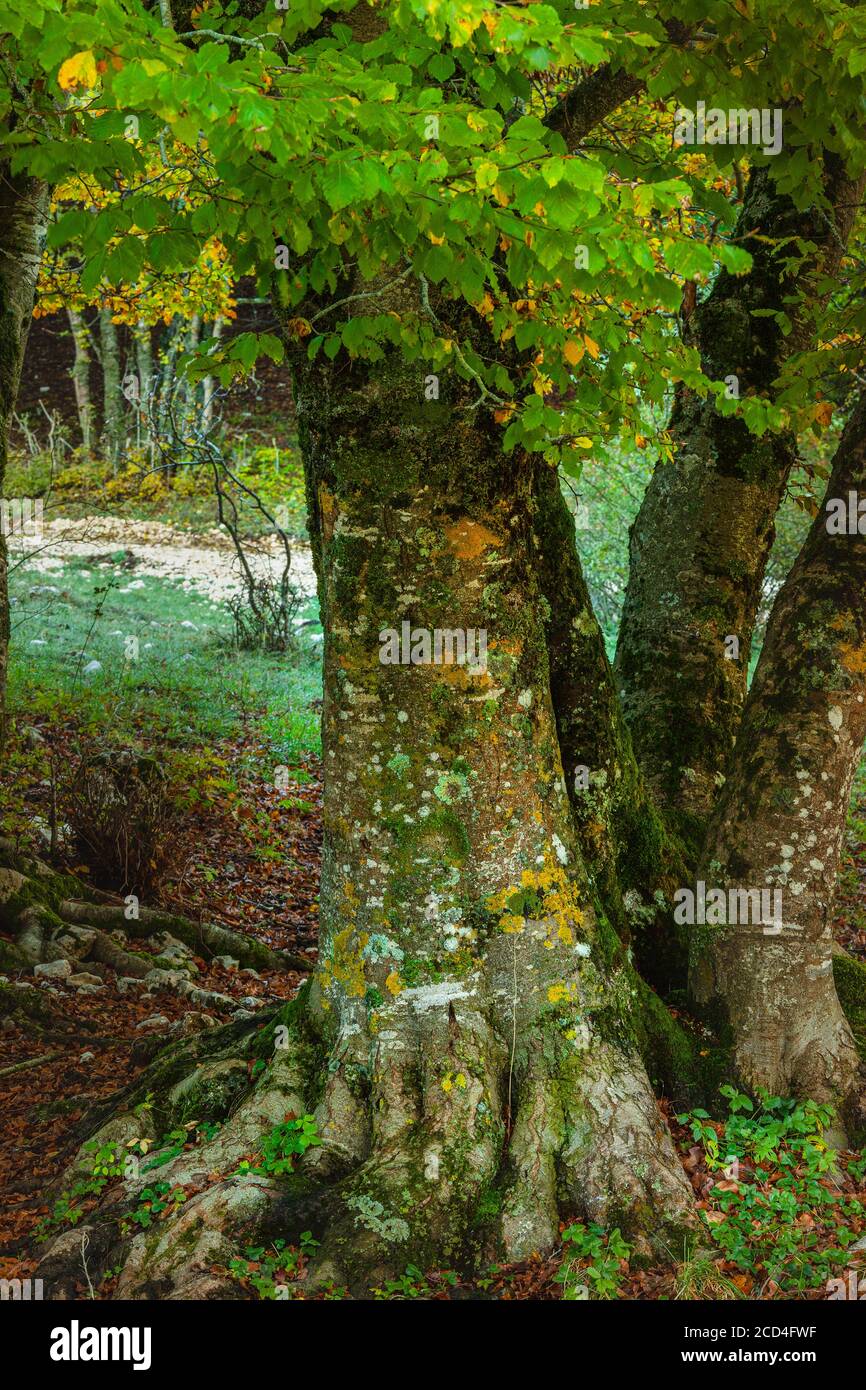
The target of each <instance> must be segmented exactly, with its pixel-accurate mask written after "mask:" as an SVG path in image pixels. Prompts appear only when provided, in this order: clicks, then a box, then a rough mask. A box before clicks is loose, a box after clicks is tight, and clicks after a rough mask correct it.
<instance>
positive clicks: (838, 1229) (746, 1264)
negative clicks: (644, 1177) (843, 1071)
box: [677, 1086, 866, 1293]
mask: <svg viewBox="0 0 866 1390" xmlns="http://www.w3.org/2000/svg"><path fill="white" fill-rule="evenodd" d="M721 1089H722V1094H723V1095H724V1096H725V1097H726V1098H727V1100H728V1109H729V1115H728V1118H727V1120H725V1121H724V1123H723V1124H719V1123H714V1122H713V1121H711V1119H710V1117H709V1115H708V1114H707V1112H706V1111H705V1110H694V1111H692V1112H691V1113H690V1114H688V1115H682V1116H677V1119H678V1121H679V1122H680V1123H682V1124H686V1125H688V1127H689V1128H690V1130H691V1133H692V1136H693V1137H694V1139H695V1140H696V1141H698V1142H700V1143H701V1144H702V1145H703V1147H704V1150H705V1153H706V1158H707V1163H708V1165H709V1166H710V1168H711V1169H714V1170H718V1169H724V1170H725V1177H724V1179H722V1180H720V1181H718V1182H717V1183H716V1184H715V1186H714V1187H713V1189H712V1193H711V1207H710V1210H709V1211H708V1212H706V1213H705V1218H706V1221H707V1225H708V1228H709V1230H710V1232H711V1234H712V1238H713V1240H714V1242H715V1244H716V1245H717V1246H718V1247H719V1249H720V1250H722V1251H723V1253H724V1255H725V1257H726V1259H727V1260H728V1261H729V1262H730V1264H731V1265H733V1266H734V1267H735V1268H736V1269H738V1270H740V1271H742V1272H743V1273H744V1274H747V1275H750V1276H752V1278H754V1279H756V1280H760V1281H761V1282H764V1283H765V1282H769V1281H772V1282H773V1283H774V1284H775V1285H776V1286H778V1288H779V1289H781V1290H782V1291H783V1292H787V1293H802V1292H804V1291H806V1290H808V1289H814V1288H816V1287H818V1286H819V1285H821V1284H823V1283H825V1282H826V1280H827V1279H828V1278H829V1277H830V1276H831V1274H832V1273H833V1271H834V1270H835V1268H836V1266H837V1265H839V1264H841V1263H843V1262H844V1261H845V1258H846V1250H847V1248H848V1246H849V1245H851V1244H852V1243H853V1242H854V1240H855V1239H856V1234H855V1233H854V1232H853V1231H852V1229H851V1225H852V1223H857V1224H859V1225H862V1224H863V1218H864V1217H866V1208H864V1206H863V1204H862V1203H861V1202H860V1201H859V1200H858V1199H857V1198H855V1197H849V1196H846V1195H845V1193H844V1192H843V1191H842V1190H841V1189H840V1186H839V1184H838V1182H837V1181H835V1179H834V1173H835V1171H836V1169H837V1165H838V1163H839V1155H838V1154H836V1153H835V1152H834V1151H833V1150H832V1149H831V1148H829V1147H828V1145H827V1143H826V1141H825V1139H824V1132H825V1130H826V1128H827V1126H828V1125H829V1124H830V1123H831V1121H832V1119H833V1112H832V1109H831V1108H830V1107H829V1106H826V1105H818V1104H816V1103H815V1102H814V1101H811V1100H807V1101H803V1102H799V1101H795V1100H785V1099H780V1098H779V1097H773V1096H769V1095H767V1094H766V1092H759V1100H758V1102H757V1103H756V1102H755V1101H753V1100H752V1099H751V1097H749V1096H747V1095H744V1094H742V1093H741V1092H739V1091H737V1090H735V1088H734V1087H732V1086H723V1087H722V1088H721ZM853 1171H854V1169H853V1168H852V1172H853Z"/></svg>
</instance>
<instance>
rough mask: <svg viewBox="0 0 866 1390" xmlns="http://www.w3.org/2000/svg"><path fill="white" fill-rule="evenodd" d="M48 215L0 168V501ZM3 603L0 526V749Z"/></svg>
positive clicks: (23, 184) (28, 188)
mask: <svg viewBox="0 0 866 1390" xmlns="http://www.w3.org/2000/svg"><path fill="white" fill-rule="evenodd" d="M47 217H48V188H47V186H46V185H45V184H44V183H41V182H39V181H38V180H37V179H32V178H29V177H27V176H26V175H24V174H15V175H13V174H12V173H11V171H10V168H9V165H8V164H0V497H2V496H3V495H4V492H3V487H4V479H5V475H6V460H7V454H8V449H9V423H10V421H11V418H12V412H13V411H14V409H15V402H16V400H17V398H18V385H19V382H20V380H21V367H22V364H23V361H24V348H25V346H26V344H27V334H28V332H29V331H30V321H31V317H32V314H33V300H34V295H35V293H36V279H37V276H38V274H39V262H40V259H41V256H42V245H43V241H44V237H45V227H46V221H47ZM8 647H9V602H8V597H7V588H6V537H5V535H4V526H3V525H0V748H2V746H3V740H4V734H5V722H6V721H5V693H6V662H7V653H8Z"/></svg>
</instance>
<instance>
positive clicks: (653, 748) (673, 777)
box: [616, 157, 862, 860]
mask: <svg viewBox="0 0 866 1390" xmlns="http://www.w3.org/2000/svg"><path fill="white" fill-rule="evenodd" d="M827 171H828V172H827V176H826V183H827V192H828V197H829V203H830V206H831V208H832V209H833V210H834V213H835V216H830V215H828V214H827V213H826V212H825V210H824V209H822V208H814V207H813V208H807V209H806V210H805V211H799V210H798V209H797V208H795V206H794V204H793V203H792V202H791V200H790V199H789V198H788V197H787V196H785V195H780V194H779V193H778V192H777V191H776V189H775V186H774V183H773V181H772V176H771V173H770V172H769V170H768V169H766V168H764V169H756V170H753V171H752V174H751V176H750V179H749V183H748V187H747V191H746V196H745V200H744V204H743V209H742V212H741V214H740V218H739V221H738V226H737V233H736V236H737V238H738V240H739V242H740V243H741V244H742V245H743V246H745V247H746V249H748V250H749V251H750V252H751V254H752V256H753V262H754V263H753V268H752V270H751V271H750V273H749V274H748V275H745V276H741V277H735V276H732V275H730V274H728V273H727V272H726V271H723V272H722V273H721V275H720V276H719V278H718V280H717V282H716V284H715V286H714V287H713V290H712V292H711V293H710V295H709V296H708V298H707V299H706V301H705V302H704V303H703V304H701V305H699V306H698V308H697V309H696V310H695V312H694V314H693V315H692V319H691V320H690V321H689V322H688V324H687V325H686V332H687V334H688V336H689V337H690V338H691V339H692V340H693V341H694V342H695V343H696V344H697V346H698V347H699V349H700V351H701V356H702V360H703V365H704V370H705V372H706V373H707V375H708V376H710V377H711V378H713V379H714V380H717V381H721V380H724V379H726V378H730V377H733V378H735V379H736V390H737V391H738V394H739V396H740V397H744V396H745V395H746V394H747V393H755V394H760V395H769V396H772V392H773V387H774V383H775V381H776V379H777V377H778V375H779V372H780V370H781V368H782V366H783V364H784V362H785V359H786V357H788V356H789V355H790V353H791V352H792V351H794V350H795V349H796V348H797V347H799V346H803V345H808V344H809V342H810V340H811V337H810V334H811V331H813V324H814V313H815V310H816V307H817V306H818V305H819V304H820V296H821V294H822V293H825V292H826V291H825V286H826V283H827V281H826V277H827V276H831V275H832V274H833V273H834V271H835V269H836V268H837V267H838V263H839V260H840V257H841V254H842V252H843V250H844V246H845V244H846V241H847V238H848V234H849V231H850V227H851V222H852V220H853V216H854V212H855V210H856V207H857V205H858V203H859V198H860V193H861V190H862V184H858V185H857V186H856V187H855V186H853V185H852V184H850V183H849V182H848V181H847V180H846V179H845V178H844V177H843V176H842V175H841V174H840V173H839V172H838V170H837V168H836V165H835V161H834V160H833V159H831V158H829V157H828V161H827ZM804 247H805V248H806V249H805V250H803V249H802V248H804ZM812 247H814V250H811V249H810V248H812ZM798 257H799V258H798ZM797 295H800V296H801V302H800V307H799V310H795V308H794V306H793V303H792V297H793V296H797ZM756 313H758V314H760V315H761V317H757V318H756V317H755V314H756ZM774 314H778V315H780V316H782V317H781V318H780V319H777V318H776V317H773V316H772V315H774ZM785 315H787V316H788V320H789V328H790V319H793V328H791V329H790V331H787V330H786V329H785V327H784V321H785V320H784V316H785ZM670 429H671V434H672V436H673V442H674V449H675V456H674V458H673V460H672V461H671V462H663V463H659V465H658V466H657V467H656V469H655V472H654V475H653V478H652V480H651V482H650V485H649V487H648V489H647V492H646V495H645V497H644V500H643V503H642V505H641V508H640V512H639V513H638V516H637V519H636V521H635V523H634V527H633V529H632V533H631V546H630V570H629V582H628V588H627V592H626V599H625V605H624V609H623V617H622V626H621V628H620V634H619V643H618V649H617V657H616V671H617V677H618V680H619V682H620V685H621V690H622V695H623V707H624V712H625V716H626V720H627V722H628V725H629V728H630V729H631V733H632V738H633V740H634V746H635V751H636V753H637V756H638V761H639V762H640V764H641V766H642V768H643V769H644V771H645V773H646V775H647V777H648V779H649V782H650V784H651V786H652V787H653V789H654V791H655V792H656V795H657V797H658V800H659V804H660V806H661V808H662V809H663V810H664V811H666V812H667V813H668V814H669V816H670V818H671V823H672V824H673V825H674V827H675V828H677V829H678V830H679V831H680V832H681V833H682V835H683V836H684V838H685V840H686V842H687V843H688V844H689V846H690V849H691V854H692V858H693V860H694V859H695V858H696V857H697V855H698V853H699V851H700V846H701V843H702V840H703V835H704V832H705V829H706V823H707V819H708V816H709V814H710V811H711V809H712V806H713V804H714V801H715V798H716V795H717V793H718V788H719V785H720V782H721V779H722V776H723V774H724V771H725V767H726V764H727V761H728V758H729V757H730V753H731V748H732V746H733V742H734V737H735V735H736V730H737V726H738V723H739V719H740V715H741V712H742V707H743V702H744V699H745V693H746V676H747V672H748V664H749V654H750V650H751V644H752V635H753V631H754V625H755V617H756V613H757V609H758V604H759V601H760V596H761V588H762V583H763V577H764V571H765V568H766V564H767V559H768V557H769V553H770V549H771V546H772V543H773V538H774V534H775V531H774V518H775V515H776V512H777V510H778V507H779V503H780V501H781V498H782V494H783V491H784V488H785V484H786V482H787V479H788V477H789V475H790V471H791V468H792V466H793V464H794V461H795V457H796V453H795V445H794V441H793V440H792V439H790V438H787V437H784V436H781V435H778V434H773V433H768V434H765V435H763V436H756V435H751V434H750V433H749V431H748V430H747V429H746V426H745V425H744V424H743V422H742V420H740V419H738V418H737V417H736V416H722V415H720V414H719V413H718V412H717V410H716V408H715V404H714V402H713V401H712V399H710V400H703V399H701V398H699V397H698V396H696V395H695V394H694V393H692V392H690V391H686V390H681V391H680V392H679V393H678V395H677V399H676V403H675V406H674V411H673V415H672V418H671V425H670ZM729 637H734V638H736V639H737V642H738V644H739V651H738V654H737V655H736V656H735V657H732V656H731V653H732V652H733V650H734V649H733V647H732V645H730V644H726V640H725V639H726V638H729Z"/></svg>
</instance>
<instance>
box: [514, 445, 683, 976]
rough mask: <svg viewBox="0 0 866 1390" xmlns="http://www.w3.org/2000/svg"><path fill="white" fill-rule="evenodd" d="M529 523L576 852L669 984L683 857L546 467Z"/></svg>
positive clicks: (642, 962) (677, 950)
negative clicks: (658, 805)
mask: <svg viewBox="0 0 866 1390" xmlns="http://www.w3.org/2000/svg"><path fill="white" fill-rule="evenodd" d="M534 530H535V546H536V564H537V568H538V576H539V582H540V584H541V587H542V590H543V592H544V596H545V598H546V600H547V605H548V612H549V617H548V621H547V626H546V637H547V650H548V660H549V663H550V692H551V697H552V700H553V708H554V712H555V715H556V727H557V734H558V738H559V747H560V752H561V755H562V765H563V771H564V773H565V783H566V787H567V788H568V793H569V797H570V800H571V808H572V815H573V821H574V825H575V829H576V831H577V834H578V838H579V841H580V849H581V854H582V857H583V861H584V864H585V865H586V867H587V869H588V870H589V871H590V872H591V874H592V875H593V878H594V882H595V886H596V888H597V891H598V893H599V895H600V897H601V901H602V903H603V905H604V908H605V911H606V913H607V914H608V916H609V917H610V919H611V921H612V922H613V924H614V925H615V927H616V929H617V931H618V933H619V935H620V936H621V937H622V939H623V940H625V941H629V940H631V941H633V944H634V949H635V958H636V960H637V962H638V965H639V968H640V970H641V973H642V974H643V975H644V976H645V978H646V979H648V980H649V981H650V982H651V983H652V984H654V985H655V986H657V987H658V988H660V989H662V990H663V991H664V992H665V993H668V992H669V991H670V990H671V989H672V988H679V987H683V986H684V985H685V983H686V968H687V961H688V941H687V936H686V934H685V933H683V932H680V933H678V932H677V931H676V930H675V927H674V923H673V918H672V910H671V907H672V893H673V889H674V888H675V887H676V886H677V885H678V884H679V883H681V882H682V881H683V874H684V872H685V863H684V857H683V854H682V850H681V847H680V846H679V845H678V843H677V842H676V841H675V839H674V838H673V837H672V836H671V835H670V834H669V833H668V831H667V830H666V829H665V827H664V825H663V823H662V820H661V817H660V816H659V814H658V812H657V811H656V809H655V806H654V805H653V802H652V797H651V796H650V794H649V792H648V789H647V787H646V784H645V782H644V778H643V775H642V773H641V771H640V769H639V767H638V765H637V762H636V759H635V756H634V752H633V749H632V742H631V735H630V733H629V731H628V728H627V727H626V724H625V721H624V719H623V716H622V709H621V706H620V700H619V696H618V694H617V690H616V686H615V684H614V678H613V673H612V671H611V668H610V662H609V661H608V658H607V652H606V650H605V645H604V637H603V635H602V632H601V629H600V627H599V625H598V622H597V620H596V617H595V613H594V611H593V607H592V600H591V599H590V596H589V591H588V589H587V587H586V583H585V581H584V577H583V571H582V568H581V563H580V557H579V555H578V553H577V546H576V543H575V528H574V519H573V517H572V515H571V512H570V511H569V509H568V506H567V505H566V502H565V499H564V498H563V496H562V491H561V488H560V485H559V478H558V474H557V472H556V470H555V469H551V468H539V469H538V471H537V490H536V507H535V525H534Z"/></svg>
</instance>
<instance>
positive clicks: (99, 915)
mask: <svg viewBox="0 0 866 1390" xmlns="http://www.w3.org/2000/svg"><path fill="white" fill-rule="evenodd" d="M108 897H109V895H107V894H105V893H98V894H97V893H95V892H93V891H92V890H90V889H88V888H87V887H85V886H84V885H83V884H81V883H80V882H79V881H78V880H77V879H75V878H73V877H71V876H70V875H68V874H62V873H57V872H55V871H54V870H53V869H51V868H49V867H48V866H47V865H46V864H44V863H42V861H41V860H38V859H29V858H26V857H23V856H20V855H17V854H15V852H14V848H13V847H12V846H11V844H10V842H9V841H7V840H0V929H2V930H3V931H5V932H7V933H8V934H9V935H11V936H13V937H14V938H15V941H14V944H12V943H9V942H6V941H3V942H0V969H6V970H17V969H26V968H27V967H28V966H30V967H32V966H33V965H37V964H39V963H40V962H47V961H52V960H62V959H68V960H75V961H84V960H88V959H91V960H96V961H101V962H103V963H104V964H106V965H109V966H111V967H112V968H113V969H115V970H117V971H118V972H119V973H121V974H125V975H131V976H135V977H136V978H139V979H140V978H143V977H144V975H146V974H147V972H148V971H149V970H151V969H153V968H154V960H153V958H152V957H148V956H142V955H136V954H135V953H134V952H133V951H126V950H124V948H123V947H122V946H120V945H119V944H118V943H116V942H114V941H113V940H112V939H111V937H109V936H108V935H107V933H108V932H118V931H122V932H123V933H124V934H125V935H126V936H128V937H130V938H131V939H132V940H143V939H146V938H147V937H150V936H154V935H156V934H157V933H159V932H168V933H169V934H170V935H171V936H174V937H176V938H177V939H178V940H179V941H182V942H183V943H184V945H186V946H189V947H191V948H192V949H193V950H195V951H196V953H198V954H201V955H204V956H216V955H230V956H232V957H233V958H234V959H235V960H237V962H238V964H239V965H241V966H249V967H251V968H253V969H259V970H275V971H286V970H294V971H303V972H306V971H308V970H309V969H310V967H311V964H312V963H311V962H310V961H309V960H308V959H307V958H306V957H305V956H300V955H295V954H293V953H292V952H289V951H276V950H272V949H271V948H270V947H269V946H265V945H264V944H263V943H261V942H259V941H255V940H253V939H252V938H251V937H248V936H244V935H242V934H241V933H240V932H235V931H231V930H230V929H229V928H227V927H221V926H215V925H211V924H207V923H196V922H191V921H189V920H188V919H187V918H185V917H178V916H176V915H175V914H174V913H169V912H162V911H157V910H154V909H152V908H147V907H137V908H134V909H127V908H126V907H125V906H124V905H123V904H121V903H117V902H112V901H106V898H108ZM97 898H98V899H99V901H97ZM128 910H133V911H134V912H135V913H136V914H137V915H134V916H131V917H130V916H128V915H127V912H128ZM70 926H72V927H84V928H87V929H89V930H90V933H91V935H90V939H89V941H88V942H87V945H86V949H82V943H81V939H80V938H79V940H78V941H77V942H73V940H72V938H71V937H70V936H69V933H68V929H69V927H70ZM64 936H65V937H66V939H65V940H64ZM156 964H157V968H158V967H159V962H157V963H156Z"/></svg>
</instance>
